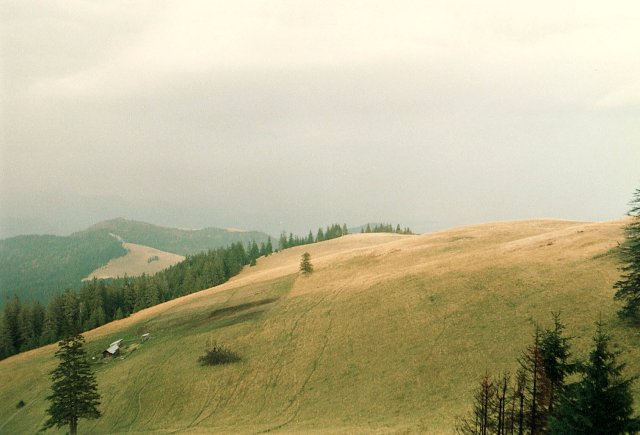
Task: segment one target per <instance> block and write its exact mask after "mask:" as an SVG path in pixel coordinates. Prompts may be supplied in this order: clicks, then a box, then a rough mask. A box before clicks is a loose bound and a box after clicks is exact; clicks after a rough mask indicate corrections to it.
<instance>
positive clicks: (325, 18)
mask: <svg viewBox="0 0 640 435" xmlns="http://www.w3.org/2000/svg"><path fill="white" fill-rule="evenodd" d="M0 16H1V20H2V21H1V22H2V34H1V44H2V51H1V58H0V61H1V83H2V85H1V87H0V105H1V112H0V116H1V119H2V126H1V128H2V136H1V141H2V142H1V154H0V161H1V164H2V167H1V178H0V186H1V191H0V195H1V196H0V205H1V212H0V215H1V218H2V219H1V220H0V223H1V224H2V228H1V231H0V233H1V234H0V236H4V237H6V236H9V235H13V234H16V233H19V232H56V233H68V232H70V231H73V230H78V229H81V228H83V227H86V226H88V225H90V224H92V223H95V222H97V221H99V220H102V219H107V218H112V217H117V216H124V217H128V218H132V219H140V220H145V221H148V222H152V223H157V224H163V225H170V226H179V227H203V226H219V227H241V228H246V229H259V230H265V231H268V232H271V233H272V234H276V233H278V232H279V231H280V230H281V229H287V230H292V231H294V232H300V233H302V232H306V231H307V230H308V229H309V228H317V227H318V226H319V225H326V224H329V223H332V222H340V223H342V222H346V223H347V224H349V225H359V224H362V223H365V222H368V221H388V222H392V223H396V222H399V223H400V224H402V225H409V226H411V227H412V228H414V229H416V230H420V231H427V230H432V229H438V228H445V227H450V226H454V225H461V224H467V223H480V222H486V221H492V220H505V219H522V218H537V217H554V218H565V219H578V220H605V219H612V218H617V217H620V216H622V215H623V214H624V213H625V212H626V211H627V209H628V205H627V203H628V201H629V200H630V199H631V195H632V193H633V191H634V189H636V188H640V2H638V1H637V0H629V1H608V2H603V1H558V0H552V1H536V2H531V1H529V2H521V1H513V0H505V1H486V0H485V1H482V2H479V1H474V0H468V1H456V0H453V1H452V0H446V1H398V0H394V1H372V0H366V1H349V2H345V1H327V0H323V1H321V2H320V1H313V2H312V1H300V0H291V1H257V0H251V1H238V0H234V1H211V0H204V1H185V0H179V1H157V0H149V1H140V0H138V1H116V0H109V1H103V0H96V1H73V0H65V1H31V0H18V1H6V0H2V8H1V12H0Z"/></svg>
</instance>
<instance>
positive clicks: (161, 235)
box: [87, 218, 269, 255]
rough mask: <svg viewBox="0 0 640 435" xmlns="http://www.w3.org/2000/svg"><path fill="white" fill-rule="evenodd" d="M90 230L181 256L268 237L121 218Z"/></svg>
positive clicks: (256, 233) (260, 234)
mask: <svg viewBox="0 0 640 435" xmlns="http://www.w3.org/2000/svg"><path fill="white" fill-rule="evenodd" d="M93 230H107V231H109V232H111V233H113V234H116V235H118V236H119V237H121V238H122V239H123V240H125V241H127V242H130V243H137V244H140V245H145V246H151V247H152V248H156V249H160V250H162V251H167V252H173V253H174V254H180V255H190V254H196V253H198V252H203V251H207V250H209V249H215V248H219V247H222V246H228V245H231V244H232V243H237V242H242V244H243V245H245V246H246V245H247V244H248V243H250V242H251V241H255V242H256V243H258V244H260V243H261V242H266V241H267V238H268V237H269V236H268V235H267V234H265V233H263V232H260V231H230V230H225V229H222V228H204V229H201V230H183V229H178V228H167V227H162V226H158V225H152V224H148V223H145V222H138V221H133V220H128V219H123V218H117V219H112V220H108V221H104V222H100V223H98V224H96V225H94V226H92V227H90V228H89V229H88V230H87V231H93Z"/></svg>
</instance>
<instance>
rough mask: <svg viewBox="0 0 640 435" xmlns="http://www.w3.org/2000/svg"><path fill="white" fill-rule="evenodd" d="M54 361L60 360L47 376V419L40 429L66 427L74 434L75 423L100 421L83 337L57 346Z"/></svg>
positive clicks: (94, 386)
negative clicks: (49, 390)
mask: <svg viewBox="0 0 640 435" xmlns="http://www.w3.org/2000/svg"><path fill="white" fill-rule="evenodd" d="M58 346H59V347H58V350H57V351H56V357H57V358H58V359H59V360H60V363H59V364H58V367H56V368H55V369H54V370H53V371H52V372H51V373H50V374H51V380H52V386H51V390H52V391H51V395H49V396H47V400H49V401H50V402H51V406H49V408H48V409H47V414H48V415H49V419H48V420H47V421H46V422H45V423H44V427H43V429H48V428H51V427H54V426H55V427H57V428H60V427H62V426H66V425H69V433H70V434H71V435H75V434H77V433H78V419H80V418H86V419H95V418H99V417H100V415H101V414H100V411H99V410H98V405H99V404H100V395H99V394H98V386H97V382H96V378H95V375H94V374H93V372H92V371H91V367H90V366H89V363H88V361H87V354H86V352H85V350H84V337H83V336H82V335H80V334H77V335H74V336H71V337H69V338H65V339H63V340H61V341H60V342H59V343H58Z"/></svg>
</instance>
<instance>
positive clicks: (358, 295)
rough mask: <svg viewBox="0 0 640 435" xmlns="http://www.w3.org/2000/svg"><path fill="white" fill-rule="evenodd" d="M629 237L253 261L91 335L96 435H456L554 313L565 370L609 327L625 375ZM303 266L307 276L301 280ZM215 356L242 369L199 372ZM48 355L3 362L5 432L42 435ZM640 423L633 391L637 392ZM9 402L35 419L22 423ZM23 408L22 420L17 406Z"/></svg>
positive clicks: (533, 231)
mask: <svg viewBox="0 0 640 435" xmlns="http://www.w3.org/2000/svg"><path fill="white" fill-rule="evenodd" d="M623 225H624V222H623V221H613V222H604V223H584V222H571V221H555V220H536V221H521V222H502V223H492V224H485V225H477V226H469V227H463V228H456V229H452V230H447V231H441V232H437V233H433V234H424V235H418V236H402V235H396V234H355V235H350V236H346V237H342V238H339V239H335V240H331V241H327V242H323V243H318V244H313V245H306V246H301V247H297V248H291V249H288V250H285V251H283V252H280V253H277V254H274V255H271V256H269V257H267V258H261V259H260V260H259V261H258V265H257V266H255V267H247V268H245V270H244V271H243V272H242V273H241V274H240V275H238V276H236V277H234V278H232V279H231V280H230V281H229V282H227V283H225V284H223V285H220V286H218V287H214V288H212V289H208V290H204V291H202V292H198V293H194V294H191V295H188V296H185V297H183V298H180V299H176V300H173V301H170V302H167V303H164V304H161V305H158V306H156V307H152V308H149V309H147V310H143V311H140V312H138V313H135V314H134V315H132V316H131V317H129V318H127V319H123V320H121V321H117V322H112V323H111V324H108V325H104V326H102V327H100V328H97V329H95V330H93V331H90V332H88V333H86V334H85V335H86V337H87V341H88V343H89V351H90V353H91V354H92V355H96V354H98V353H99V352H101V351H102V350H103V348H104V347H105V346H107V345H108V344H109V343H111V342H113V341H114V340H117V339H119V338H124V339H125V341H129V342H136V340H139V339H140V336H141V335H142V334H144V333H150V334H151V338H150V339H149V340H148V341H146V342H144V343H142V342H140V343H139V344H138V346H137V348H136V351H135V352H131V353H130V354H128V355H127V356H126V358H124V359H114V360H109V361H108V362H103V361H102V360H100V362H99V363H96V365H95V367H96V370H97V377H98V384H99V387H100V391H101V392H102V394H103V404H102V408H101V409H102V412H103V414H104V417H103V418H101V419H99V420H97V421H90V422H85V421H81V423H80V430H81V431H87V432H90V433H124V432H127V433H143V432H147V433H148V432H154V433H169V432H181V433H210V432H215V433H238V432H240V433H256V432H264V431H271V432H292V433H300V432H305V433H307V432H309V433H313V432H331V433H353V432H356V433H363V432H366V433H371V432H374V433H375V432H379V433H389V432H393V433H397V432H401V433H407V432H409V433H417V432H420V433H452V428H453V424H454V419H455V416H456V415H460V414H464V413H466V411H467V409H468V406H469V404H470V400H471V390H472V388H474V387H475V383H476V381H477V380H478V379H479V377H480V376H482V375H483V374H484V373H485V371H486V370H488V371H489V372H493V373H499V372H501V371H502V370H514V369H515V364H516V362H515V361H516V356H517V355H518V353H519V352H520V350H521V349H523V348H524V346H525V345H526V344H528V343H529V341H530V336H531V333H532V330H533V324H534V322H535V321H539V322H541V323H542V324H548V323H549V322H550V315H549V313H550V311H551V310H554V311H558V310H559V311H561V312H562V313H563V314H562V316H563V320H564V321H565V323H566V324H567V328H568V331H569V332H570V334H571V335H572V336H574V337H575V339H574V346H573V349H574V353H575V354H578V355H580V354H583V353H584V352H585V351H586V349H587V348H588V346H589V344H590V340H591V335H592V331H593V322H594V321H595V320H596V319H597V318H598V317H599V316H601V317H602V319H603V320H604V321H605V322H607V323H608V324H609V326H610V328H611V332H612V335H613V336H614V338H615V341H616V342H617V344H618V346H619V348H620V350H622V351H623V352H624V354H623V358H622V359H623V360H624V361H626V362H627V363H628V364H629V366H628V373H629V374H632V373H636V374H637V373H640V331H638V330H637V329H630V328H628V327H625V326H623V325H621V324H620V323H619V322H618V321H617V319H616V316H615V311H616V309H617V305H616V304H615V303H614V302H613V300H612V295H613V290H612V288H611V286H612V283H613V282H614V281H615V280H616V278H617V276H618V272H617V269H616V262H615V255H612V254H611V252H612V251H611V249H612V248H614V247H615V246H617V242H618V241H620V240H622V227H623ZM304 251H308V252H309V253H310V254H311V260H312V262H313V265H314V269H315V272H314V273H313V274H312V275H311V276H309V277H302V276H299V275H298V273H297V270H298V263H299V259H300V255H301V254H302V252H304ZM207 340H215V341H217V342H219V343H221V344H223V345H224V346H225V347H228V348H230V349H232V350H233V351H235V352H237V353H238V354H239V355H240V356H241V358H242V361H241V362H239V363H236V364H231V365H227V366H220V367H201V366H200V365H199V364H198V362H197V359H198V357H199V356H200V355H201V354H202V353H203V351H204V348H205V346H206V343H207ZM54 349H55V346H54V345H50V346H46V347H44V348H40V349H36V350H34V351H30V352H27V353H24V354H20V355H16V356H14V357H11V358H8V359H7V360H4V361H0V385H3V387H2V389H1V391H0V415H1V416H2V418H1V419H0V433H29V432H35V431H36V430H37V429H38V427H39V425H41V424H42V421H43V419H44V409H45V407H46V402H45V401H44V397H45V396H46V394H47V388H48V380H47V375H46V374H47V372H48V371H49V370H50V369H51V367H52V366H53V364H54V358H53V352H54ZM634 394H635V397H636V408H638V407H639V406H640V388H639V386H638V385H635V386H634ZM19 400H24V401H25V403H26V404H27V405H26V406H25V407H24V408H21V409H16V408H15V405H16V403H17V402H18V401H19ZM14 402H15V403H14Z"/></svg>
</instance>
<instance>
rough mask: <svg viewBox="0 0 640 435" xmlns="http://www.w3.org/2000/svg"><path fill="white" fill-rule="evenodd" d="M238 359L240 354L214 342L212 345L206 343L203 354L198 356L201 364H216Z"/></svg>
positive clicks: (228, 362) (232, 361)
mask: <svg viewBox="0 0 640 435" xmlns="http://www.w3.org/2000/svg"><path fill="white" fill-rule="evenodd" d="M238 361H240V356H239V355H238V354H237V353H235V352H233V351H231V350H229V349H227V348H226V347H224V346H221V345H218V344H217V343H215V342H214V343H213V345H211V344H208V345H207V349H206V350H205V353H204V355H201V356H200V358H198V362H199V363H200V365H203V366H216V365H220V364H230V363H234V362H238Z"/></svg>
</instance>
